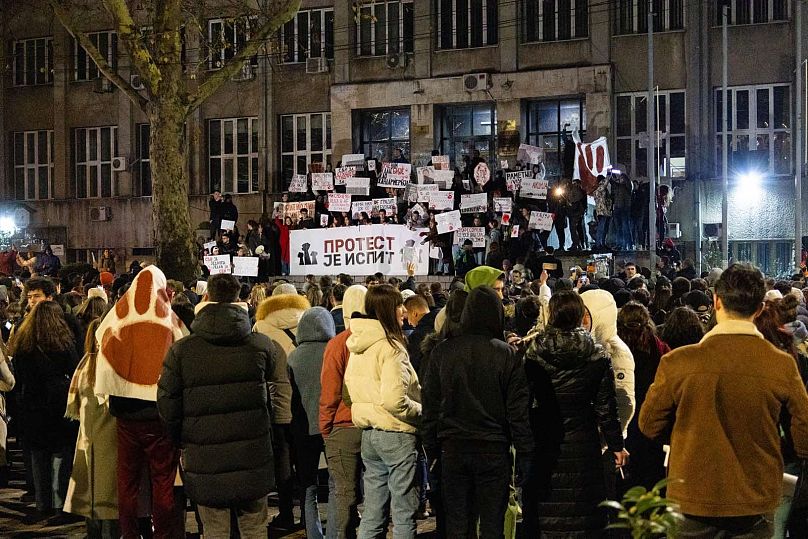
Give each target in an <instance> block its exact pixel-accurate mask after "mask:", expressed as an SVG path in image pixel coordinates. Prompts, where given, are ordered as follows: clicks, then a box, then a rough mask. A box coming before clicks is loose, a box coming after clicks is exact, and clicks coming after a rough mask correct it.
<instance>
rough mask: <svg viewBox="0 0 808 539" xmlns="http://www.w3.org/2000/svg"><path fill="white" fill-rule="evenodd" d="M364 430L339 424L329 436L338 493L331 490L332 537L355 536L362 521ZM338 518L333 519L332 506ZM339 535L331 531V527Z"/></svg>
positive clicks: (327, 444) (347, 538) (330, 469)
mask: <svg viewBox="0 0 808 539" xmlns="http://www.w3.org/2000/svg"><path fill="white" fill-rule="evenodd" d="M361 451H362V431H361V430H359V429H357V428H355V427H347V428H342V427H335V428H334V430H332V431H331V434H329V435H328V438H326V439H325V457H326V461H327V462H328V473H329V474H330V475H331V477H332V478H333V479H334V497H333V499H332V498H331V493H330V492H329V498H328V505H329V512H328V538H329V539H332V537H333V538H335V539H354V538H355V537H356V527H357V526H358V524H359V522H358V519H357V517H356V515H357V510H356V507H357V506H358V505H359V499H360V494H359V482H360V480H361V478H362V456H361ZM332 505H333V506H334V510H335V513H333V515H334V517H333V518H334V520H331V518H332V513H331V511H330V508H331V506H332ZM332 529H333V530H334V531H335V533H336V535H331V530H332Z"/></svg>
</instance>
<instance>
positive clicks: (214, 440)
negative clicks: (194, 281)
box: [157, 303, 280, 507]
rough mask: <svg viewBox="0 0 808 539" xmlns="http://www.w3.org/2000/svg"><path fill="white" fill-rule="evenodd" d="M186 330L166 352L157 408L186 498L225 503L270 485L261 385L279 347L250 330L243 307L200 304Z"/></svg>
mask: <svg viewBox="0 0 808 539" xmlns="http://www.w3.org/2000/svg"><path fill="white" fill-rule="evenodd" d="M201 305H202V308H201V310H200V311H199V313H198V314H197V316H196V319H195V320H194V324H193V328H192V329H193V333H192V334H191V335H190V336H188V337H185V338H183V339H180V340H179V341H177V342H176V343H175V344H174V345H173V346H172V347H171V348H170V349H169V351H168V354H167V355H166V359H165V362H164V363H163V372H162V375H161V376H160V380H159V382H158V386H157V407H158V409H159V411H160V415H161V416H162V418H163V420H164V421H165V422H166V425H167V427H168V431H169V433H170V434H171V437H172V438H173V439H174V440H175V441H176V442H177V443H179V445H180V446H181V447H182V448H183V450H184V451H183V461H182V462H183V469H184V471H185V475H184V484H185V489H186V490H187V492H188V495H189V496H190V497H191V499H192V500H193V501H194V502H196V503H198V504H200V505H207V506H212V507H226V506H228V505H229V504H231V503H235V502H247V501H252V500H257V499H259V498H262V497H264V496H266V495H267V494H268V493H269V491H270V490H271V489H272V488H273V487H274V484H275V473H274V464H273V455H272V436H271V425H270V402H269V396H268V394H267V384H266V382H269V381H270V379H271V377H272V375H273V372H274V369H273V367H274V364H275V363H276V359H277V356H278V354H279V352H280V349H279V348H278V346H277V345H275V344H273V343H272V341H270V340H269V339H268V338H267V337H266V336H264V335H259V334H257V333H252V332H251V331H250V319H249V316H248V314H247V309H246V308H243V307H242V306H239V305H234V304H229V303H222V304H216V303H212V304H201Z"/></svg>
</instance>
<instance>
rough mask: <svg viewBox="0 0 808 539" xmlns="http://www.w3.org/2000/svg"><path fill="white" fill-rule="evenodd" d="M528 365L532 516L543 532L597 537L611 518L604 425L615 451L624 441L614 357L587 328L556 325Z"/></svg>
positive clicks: (535, 346)
mask: <svg viewBox="0 0 808 539" xmlns="http://www.w3.org/2000/svg"><path fill="white" fill-rule="evenodd" d="M525 370H526V373H527V378H528V383H529V385H530V389H531V396H532V402H531V413H530V421H531V426H532V427H533V433H534V437H535V441H536V453H535V456H534V458H533V469H532V473H531V476H530V480H529V482H528V485H527V486H526V487H525V505H526V508H525V523H526V525H527V526H529V527H534V526H535V527H537V528H538V529H540V530H541V534H542V536H549V537H598V536H599V535H598V534H599V533H600V532H601V531H602V529H603V527H604V526H605V524H606V522H605V518H604V517H605V515H604V513H603V512H602V511H601V510H600V509H598V507H597V506H598V504H599V503H600V502H602V501H603V500H604V499H606V491H605V482H604V474H603V461H602V459H601V446H600V437H599V435H598V428H599V427H600V431H601V432H602V433H603V435H604V437H605V439H606V442H607V444H608V445H609V450H610V451H621V450H622V449H623V438H622V434H621V431H620V422H619V420H618V418H617V402H616V400H615V391H614V373H613V371H612V366H611V362H610V361H609V358H608V356H607V355H606V354H605V352H604V351H603V349H602V348H600V346H599V345H597V344H595V343H594V341H593V340H592V337H591V336H590V335H589V333H588V332H586V331H585V330H583V329H580V328H578V329H575V330H573V331H559V330H557V329H555V328H549V329H548V330H547V332H546V333H544V334H543V335H541V336H539V337H538V338H537V339H536V340H535V341H534V342H533V343H532V344H531V346H530V348H528V351H527V353H526V357H525ZM536 517H538V522H536ZM536 536H538V533H537V534H536Z"/></svg>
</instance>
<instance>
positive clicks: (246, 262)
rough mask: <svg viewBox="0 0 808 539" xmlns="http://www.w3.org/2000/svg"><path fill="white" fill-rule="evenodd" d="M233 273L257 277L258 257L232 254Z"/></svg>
mask: <svg viewBox="0 0 808 539" xmlns="http://www.w3.org/2000/svg"><path fill="white" fill-rule="evenodd" d="M326 217H327V216H326ZM233 275H243V276H245V277H258V257H257V256H234V257H233Z"/></svg>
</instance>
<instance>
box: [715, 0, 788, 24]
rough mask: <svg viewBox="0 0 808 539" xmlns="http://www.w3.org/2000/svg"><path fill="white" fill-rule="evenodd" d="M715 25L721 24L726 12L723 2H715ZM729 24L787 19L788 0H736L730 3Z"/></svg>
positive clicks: (761, 22)
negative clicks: (724, 11)
mask: <svg viewBox="0 0 808 539" xmlns="http://www.w3.org/2000/svg"><path fill="white" fill-rule="evenodd" d="M713 5H714V6H715V10H714V11H715V25H716V26H721V25H722V24H723V22H724V14H723V13H722V10H721V2H715V3H714V4H713ZM729 6H730V8H729V20H728V21H727V23H728V24H763V23H767V22H773V21H787V20H788V18H789V2H788V0H734V2H730V3H729Z"/></svg>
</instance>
